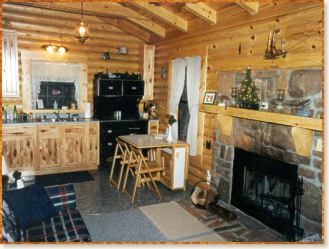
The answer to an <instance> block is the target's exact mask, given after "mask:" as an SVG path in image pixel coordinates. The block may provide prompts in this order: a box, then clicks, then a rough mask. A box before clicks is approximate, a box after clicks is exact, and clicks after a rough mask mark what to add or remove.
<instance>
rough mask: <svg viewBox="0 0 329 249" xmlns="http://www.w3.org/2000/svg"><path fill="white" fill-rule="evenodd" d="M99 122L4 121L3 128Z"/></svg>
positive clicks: (87, 120) (88, 120) (84, 120)
mask: <svg viewBox="0 0 329 249" xmlns="http://www.w3.org/2000/svg"><path fill="white" fill-rule="evenodd" d="M94 122H99V120H98V119H84V118H79V119H78V120H77V121H73V120H61V121H56V122H53V121H52V120H51V119H46V120H45V121H35V120H33V121H28V122H10V121H7V122H6V121H3V122H2V126H3V127H5V126H16V125H55V124H56V125H57V124H58V125H65V124H83V123H94Z"/></svg>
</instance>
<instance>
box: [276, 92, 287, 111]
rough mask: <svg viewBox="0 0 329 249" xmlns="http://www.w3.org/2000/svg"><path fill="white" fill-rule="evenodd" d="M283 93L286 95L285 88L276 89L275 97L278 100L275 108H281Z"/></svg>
mask: <svg viewBox="0 0 329 249" xmlns="http://www.w3.org/2000/svg"><path fill="white" fill-rule="evenodd" d="M285 95H286V90H285V89H278V91H277V98H276V99H277V100H278V105H277V107H276V108H278V109H282V108H283V105H282V102H283V101H284V99H285Z"/></svg>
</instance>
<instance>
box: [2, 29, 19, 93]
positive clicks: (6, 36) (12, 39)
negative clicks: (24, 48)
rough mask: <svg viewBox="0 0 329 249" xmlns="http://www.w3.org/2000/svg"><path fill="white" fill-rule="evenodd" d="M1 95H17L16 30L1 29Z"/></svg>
mask: <svg viewBox="0 0 329 249" xmlns="http://www.w3.org/2000/svg"><path fill="white" fill-rule="evenodd" d="M2 96H3V97H19V87H18V50H17V33H16V31H9V30H3V31H2Z"/></svg>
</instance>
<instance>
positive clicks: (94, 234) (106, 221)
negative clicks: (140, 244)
mask: <svg viewBox="0 0 329 249" xmlns="http://www.w3.org/2000/svg"><path fill="white" fill-rule="evenodd" d="M81 215H82V216H83V219H84V221H85V223H86V225H87V228H88V230H89V233H90V236H91V238H92V241H94V242H104V241H107V242H109V241H111V242H137V241H167V239H166V237H165V236H164V235H162V233H161V232H160V231H159V230H158V229H157V228H156V227H155V226H154V225H153V223H152V222H151V221H150V220H149V219H148V218H147V217H146V216H145V215H144V214H143V213H142V212H141V211H140V210H139V209H134V210H128V211H121V212H112V213H107V214H84V213H82V214H81Z"/></svg>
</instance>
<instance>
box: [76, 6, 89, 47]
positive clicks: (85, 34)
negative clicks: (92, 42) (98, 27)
mask: <svg viewBox="0 0 329 249" xmlns="http://www.w3.org/2000/svg"><path fill="white" fill-rule="evenodd" d="M75 37H76V38H77V39H78V40H79V42H80V43H84V42H85V41H86V40H87V39H88V38H89V31H88V27H87V26H86V25H85V23H84V21H83V2H81V20H80V23H79V26H78V28H77V31H76V34H75Z"/></svg>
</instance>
